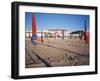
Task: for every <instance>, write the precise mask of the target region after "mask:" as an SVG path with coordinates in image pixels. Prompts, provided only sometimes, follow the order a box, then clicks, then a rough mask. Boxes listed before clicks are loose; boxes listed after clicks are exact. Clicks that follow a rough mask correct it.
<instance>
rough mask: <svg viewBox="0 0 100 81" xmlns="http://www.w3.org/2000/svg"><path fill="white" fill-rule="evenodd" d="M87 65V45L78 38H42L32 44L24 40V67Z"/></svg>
mask: <svg viewBox="0 0 100 81" xmlns="http://www.w3.org/2000/svg"><path fill="white" fill-rule="evenodd" d="M81 65H89V45H87V44H85V43H84V40H80V39H64V40H63V39H55V38H49V39H44V42H43V43H41V42H40V41H39V40H38V41H37V44H35V45H33V43H32V42H31V40H30V38H26V40H25V66H26V68H38V67H62V66H81Z"/></svg>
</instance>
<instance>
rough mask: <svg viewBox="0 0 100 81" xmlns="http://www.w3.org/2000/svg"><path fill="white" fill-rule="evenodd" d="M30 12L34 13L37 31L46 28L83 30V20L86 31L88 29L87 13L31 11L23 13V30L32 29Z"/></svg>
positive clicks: (88, 19)
mask: <svg viewBox="0 0 100 81" xmlns="http://www.w3.org/2000/svg"><path fill="white" fill-rule="evenodd" d="M32 14H34V15H35V19H36V27H37V31H41V30H48V29H66V30H69V31H78V30H83V29H84V23H85V21H86V27H87V31H89V22H90V18H89V15H79V14H77V15H75V14H58V13H57V14H55V13H32V12H26V13H25V31H32Z"/></svg>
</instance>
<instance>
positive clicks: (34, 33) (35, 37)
mask: <svg viewBox="0 0 100 81" xmlns="http://www.w3.org/2000/svg"><path fill="white" fill-rule="evenodd" d="M35 40H37V35H36V19H35V15H34V14H32V42H33V44H36V41H35Z"/></svg>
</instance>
